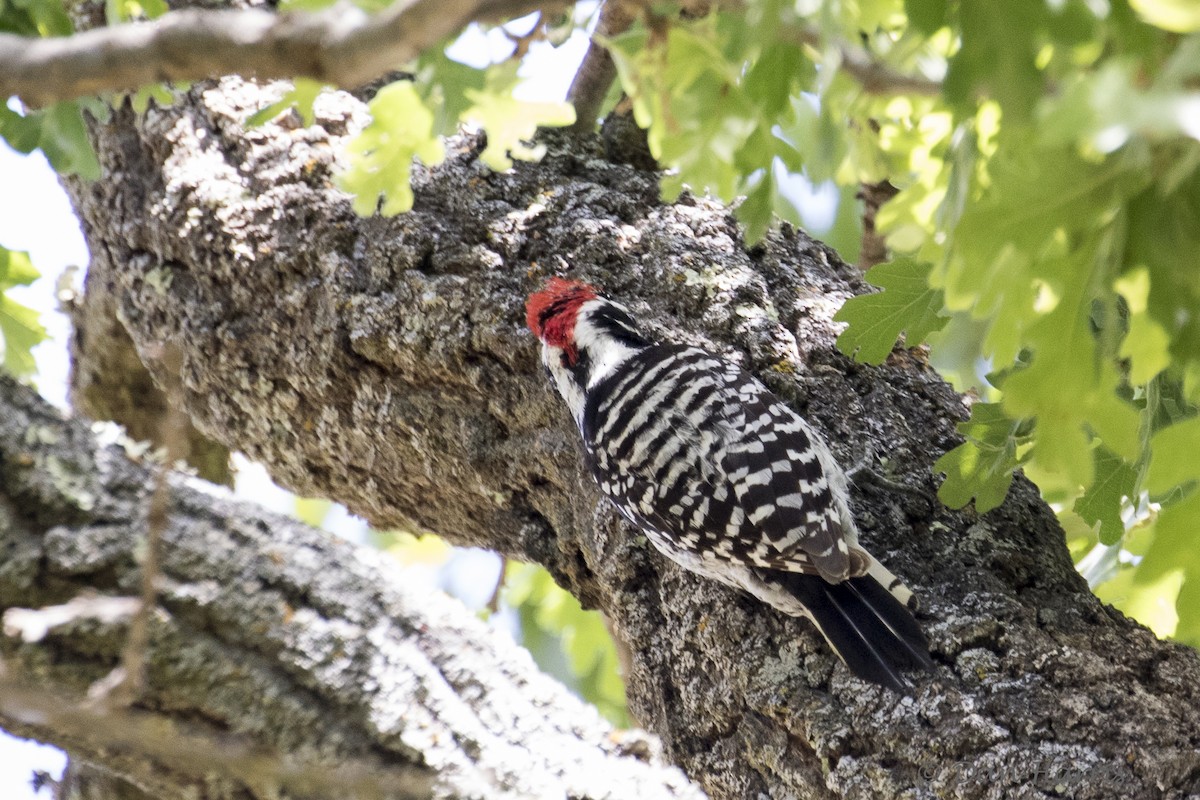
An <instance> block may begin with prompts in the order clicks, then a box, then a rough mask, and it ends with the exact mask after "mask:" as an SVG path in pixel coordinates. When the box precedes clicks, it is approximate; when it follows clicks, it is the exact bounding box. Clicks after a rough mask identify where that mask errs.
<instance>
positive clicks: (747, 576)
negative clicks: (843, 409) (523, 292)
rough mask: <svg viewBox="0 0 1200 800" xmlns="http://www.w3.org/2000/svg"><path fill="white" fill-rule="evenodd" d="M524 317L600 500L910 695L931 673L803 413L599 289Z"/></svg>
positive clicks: (538, 296) (922, 646) (558, 290)
mask: <svg viewBox="0 0 1200 800" xmlns="http://www.w3.org/2000/svg"><path fill="white" fill-rule="evenodd" d="M526 310H527V322H528V324H529V327H530V329H531V330H532V331H533V332H534V333H535V334H536V335H537V336H538V337H539V338H540V339H541V340H542V344H543V348H542V360H543V364H544V365H545V366H546V369H547V371H548V373H549V374H550V376H551V378H552V379H553V380H554V382H555V384H556V386H557V388H558V391H559V393H560V394H561V395H562V397H563V399H564V400H566V402H567V406H568V407H569V408H570V410H571V414H572V416H573V417H574V418H575V422H576V424H577V425H578V426H579V432H580V435H581V437H582V439H583V444H584V449H585V451H586V453H587V459H588V466H589V467H590V469H591V471H592V474H593V476H594V477H595V479H596V481H597V483H598V484H599V485H600V489H601V491H603V492H604V494H605V495H607V496H608V497H609V498H610V499H611V500H612V501H613V503H614V504H615V505H616V506H617V508H618V509H619V510H620V511H621V513H622V514H624V515H625V516H626V517H627V518H629V519H630V520H631V521H632V522H634V523H635V524H636V525H638V527H640V528H641V529H642V530H643V531H645V533H646V535H647V537H648V538H649V540H650V541H651V542H652V543H653V544H654V546H655V547H657V548H658V549H659V550H660V551H662V552H663V553H664V554H666V555H667V556H668V557H669V558H671V559H672V560H673V561H675V562H676V563H678V564H680V565H681V566H683V567H685V568H686V569H689V570H691V571H693V572H697V573H699V574H701V575H704V576H706V577H710V578H713V579H715V580H718V581H721V582H723V583H725V584H728V585H730V586H734V587H737V588H739V589H743V590H745V591H747V592H749V593H751V594H752V595H754V596H755V597H757V598H759V599H760V600H762V601H764V602H766V603H769V604H770V605H772V606H774V607H775V608H777V609H779V610H781V611H783V612H785V613H787V614H791V615H793V616H805V617H808V618H809V619H811V620H813V622H815V623H816V625H817V627H818V629H819V630H820V631H821V633H822V634H823V635H824V636H825V638H826V640H827V641H828V642H829V644H830V646H831V647H832V648H833V649H834V651H835V652H837V653H838V655H839V656H840V657H841V658H842V660H843V661H844V662H845V663H846V664H847V666H849V667H850V669H851V670H852V671H853V672H854V673H855V674H857V675H859V676H860V677H862V678H865V679H868V680H872V681H875V682H877V683H880V684H883V685H885V686H889V687H891V688H893V689H896V690H898V691H903V690H905V689H906V688H907V687H908V683H907V681H906V679H905V678H904V676H903V675H902V674H901V670H904V669H928V668H930V667H931V666H932V662H931V661H930V658H929V654H928V646H927V644H926V641H925V636H924V634H923V633H922V631H921V629H920V626H919V625H918V624H917V622H916V620H915V619H913V617H912V614H911V613H910V612H909V610H908V609H909V607H911V606H912V605H914V604H913V595H912V592H911V591H909V590H908V588H907V587H905V586H904V585H903V583H901V582H900V581H899V579H897V578H896V576H894V575H893V574H892V573H891V572H889V571H888V570H887V569H886V568H885V567H884V566H883V565H882V564H880V563H879V561H877V560H876V559H875V558H873V557H872V556H871V555H870V554H869V553H867V552H866V551H865V550H864V549H862V548H861V547H860V546H859V545H858V531H857V528H856V527H855V524H854V518H853V516H852V515H851V513H850V508H849V505H848V502H847V497H848V491H847V487H846V478H845V475H844V473H843V472H842V470H841V469H840V468H839V467H838V465H837V463H836V462H835V461H834V459H833V457H832V455H831V454H830V452H829V449H828V447H827V446H826V445H825V444H824V442H822V441H821V439H820V437H819V436H818V435H817V434H816V433H815V432H814V431H813V430H812V429H811V428H810V427H809V426H808V425H807V424H806V423H805V422H804V420H803V419H801V418H800V417H799V416H798V415H797V414H796V413H795V412H794V411H792V410H791V409H790V408H788V407H787V406H786V405H785V404H784V403H783V402H782V401H781V400H779V399H778V398H777V397H776V396H775V395H773V394H772V393H771V392H770V391H769V390H768V389H767V388H766V387H765V386H763V384H762V383H760V382H759V381H758V380H757V379H755V378H754V377H753V376H752V375H750V374H748V373H747V372H745V371H743V370H742V369H740V368H739V367H737V366H736V365H734V364H732V363H730V362H728V361H725V360H722V359H719V358H716V357H715V356H712V355H710V354H708V353H706V352H704V351H703V350H699V349H697V348H693V347H683V346H678V345H667V344H655V343H652V342H650V341H648V340H647V339H646V338H645V337H644V336H643V334H642V333H641V332H640V331H639V329H638V327H637V325H636V324H635V323H634V321H633V319H632V317H631V316H630V314H629V313H628V311H626V310H625V308H624V307H622V306H620V305H619V304H617V303H614V302H612V301H610V300H607V299H605V298H603V297H600V296H599V295H598V294H597V293H596V292H595V290H594V289H593V288H592V287H590V286H587V285H586V284H581V283H578V282H573V281H565V280H562V279H552V280H551V282H550V283H549V284H548V286H547V287H546V289H544V290H543V291H541V292H538V293H535V294H534V295H532V296H531V297H530V299H529V302H528V304H527V306H526Z"/></svg>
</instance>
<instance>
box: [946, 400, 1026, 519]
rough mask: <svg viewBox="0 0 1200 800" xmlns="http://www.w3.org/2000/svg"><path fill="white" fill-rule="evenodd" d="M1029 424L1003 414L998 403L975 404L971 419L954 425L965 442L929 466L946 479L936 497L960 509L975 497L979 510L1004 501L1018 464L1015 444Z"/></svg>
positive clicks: (949, 505)
mask: <svg viewBox="0 0 1200 800" xmlns="http://www.w3.org/2000/svg"><path fill="white" fill-rule="evenodd" d="M1028 427H1029V426H1028V425H1026V424H1023V423H1021V422H1014V421H1013V420H1011V419H1009V418H1008V417H1007V416H1005V414H1004V412H1003V410H1002V409H1001V407H1000V404H999V403H976V404H975V405H974V406H972V407H971V419H969V420H968V421H966V422H963V423H960V424H959V425H958V431H959V433H961V434H962V435H963V436H965V437H967V441H965V442H963V443H962V444H960V445H959V446H958V447H956V448H954V449H953V450H951V451H950V452H948V453H946V454H945V455H943V456H942V457H941V458H939V459H938V460H937V462H936V463H935V464H934V465H933V471H934V472H935V473H944V474H945V475H946V480H945V481H943V482H942V485H941V487H940V488H939V489H938V497H939V498H940V499H941V501H942V502H943V503H944V504H946V506H948V507H949V508H962V507H963V506H965V505H966V504H967V503H969V502H971V499H972V498H974V499H975V509H976V510H977V511H978V512H979V513H981V514H982V513H984V512H986V511H991V510H992V509H993V508H996V507H998V506H999V505H1000V504H1001V503H1003V502H1004V498H1005V497H1006V496H1007V495H1008V489H1009V487H1010V486H1012V481H1013V470H1015V469H1016V468H1017V467H1018V466H1019V465H1020V463H1021V462H1020V459H1018V457H1017V447H1018V446H1019V445H1020V444H1022V443H1024V441H1026V440H1027V438H1028V430H1027V428H1028Z"/></svg>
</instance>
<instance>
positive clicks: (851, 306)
mask: <svg viewBox="0 0 1200 800" xmlns="http://www.w3.org/2000/svg"><path fill="white" fill-rule="evenodd" d="M931 268H932V265H930V264H929V263H927V262H920V261H914V260H913V259H910V258H905V257H900V258H897V259H895V260H893V261H890V262H888V263H886V264H880V265H879V266H877V267H874V268H872V269H871V270H870V271H869V272H867V275H866V279H867V280H868V281H869V282H870V283H872V284H874V285H876V286H878V287H879V288H881V289H882V290H883V291H881V292H876V293H875V294H864V295H859V296H858V297H852V298H850V299H849V300H847V301H846V302H845V304H844V305H842V307H841V309H839V310H838V312H837V314H836V315H834V320H835V321H837V322H845V323H848V327H847V328H846V330H844V331H842V334H841V335H840V336H838V339H837V346H838V349H840V350H841V351H842V352H843V353H845V354H847V355H850V356H853V357H854V359H855V360H856V361H863V362H866V363H868V364H879V363H882V362H883V360H884V359H885V358H887V356H888V353H890V352H891V351H892V348H893V347H894V346H895V344H896V340H897V339H898V338H899V337H900V334H902V333H903V334H905V345H906V346H907V347H915V346H917V345H918V344H920V343H921V342H922V341H924V339H925V337H926V336H928V335H929V334H930V333H932V332H933V331H936V330H938V329H940V328H941V327H942V326H943V325H945V324H946V322H947V321H948V320H949V317H944V316H942V315H941V313H940V312H941V310H942V307H943V302H942V293H941V291H939V290H937V289H931V288H929V271H930V269H931Z"/></svg>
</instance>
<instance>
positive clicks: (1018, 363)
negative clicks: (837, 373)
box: [610, 0, 1200, 636]
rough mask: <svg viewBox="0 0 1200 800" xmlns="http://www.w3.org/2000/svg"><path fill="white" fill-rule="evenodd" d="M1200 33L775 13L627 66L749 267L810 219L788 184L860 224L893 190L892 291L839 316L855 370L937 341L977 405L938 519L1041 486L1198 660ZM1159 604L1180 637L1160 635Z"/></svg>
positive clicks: (1144, 23) (679, 172)
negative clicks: (829, 189) (807, 186)
mask: <svg viewBox="0 0 1200 800" xmlns="http://www.w3.org/2000/svg"><path fill="white" fill-rule="evenodd" d="M1197 9H1200V5H1198V4H1196V3H1194V2H1191V1H1190V0H1112V2H1110V3H1102V4H1101V3H1091V2H1086V0H1016V2H1012V3H1007V4H1004V3H1000V4H997V3H986V2H962V3H955V2H950V1H949V0H873V1H872V2H869V3H843V2H828V3H821V4H816V3H807V4H798V5H791V4H784V3H780V2H776V1H775V0H757V1H756V2H752V3H750V4H748V5H747V6H744V7H739V8H738V9H737V10H730V11H726V12H719V13H716V14H713V15H710V16H708V17H705V18H703V19H699V20H689V21H682V22H681V21H677V20H673V19H666V18H664V19H656V20H652V21H651V22H650V23H649V24H648V25H647V26H646V27H643V28H635V29H634V30H633V31H631V32H629V33H627V34H624V35H622V36H620V37H617V38H616V39H614V40H613V41H612V42H610V48H611V50H612V51H613V55H614V58H615V60H616V63H617V66H618V71H619V74H620V78H621V81H622V85H623V86H624V88H625V90H626V92H628V94H629V95H630V97H631V98H633V101H634V110H635V113H636V114H637V118H638V120H639V122H640V123H641V124H642V125H643V126H645V127H646V128H647V135H648V139H649V143H650V147H651V151H652V152H653V153H654V155H655V156H656V157H657V158H658V159H659V160H660V162H661V163H663V165H664V166H666V167H669V168H670V169H671V170H673V173H672V175H671V178H670V179H669V180H668V181H667V182H666V184H665V186H664V191H665V192H666V193H667V194H668V195H670V194H671V193H673V192H676V191H678V189H679V188H680V187H682V186H685V185H686V186H691V187H692V188H693V189H696V190H705V189H706V190H708V191H710V192H712V193H714V194H716V195H718V196H720V197H721V198H723V199H725V200H726V201H733V200H734V198H735V197H737V196H739V195H741V196H744V197H745V200H744V201H742V203H741V205H740V206H738V215H739V217H740V218H741V219H742V221H743V222H744V223H745V225H746V231H747V238H748V239H751V240H753V239H757V238H759V237H760V236H762V235H763V234H764V232H765V231H766V230H767V227H768V225H769V224H770V221H771V219H772V218H773V216H775V215H779V216H783V217H784V218H785V219H791V218H793V212H792V211H791V210H790V209H788V208H786V202H783V201H781V200H780V198H779V197H778V194H777V190H776V188H775V186H774V184H775V181H776V177H777V170H779V169H780V167H781V166H782V167H785V168H786V169H787V170H788V171H790V172H793V173H799V172H803V173H804V174H806V175H808V176H809V177H810V178H813V179H815V180H821V179H824V178H827V177H828V178H832V179H833V180H835V181H836V182H837V183H838V184H839V185H840V186H841V191H842V192H843V197H845V196H846V195H848V194H849V193H850V192H852V191H853V189H854V188H855V187H856V186H857V185H858V183H859V182H876V181H879V180H882V179H884V178H886V179H888V180H890V181H891V182H892V183H893V184H894V185H895V186H897V187H898V188H899V189H900V193H899V194H898V195H897V196H896V197H895V198H894V199H893V200H891V201H889V202H888V203H887V204H885V205H884V207H883V208H882V209H881V210H880V212H879V214H878V216H877V219H876V223H877V226H878V227H879V229H880V230H881V231H883V232H884V233H885V234H886V236H887V241H888V245H889V247H890V249H891V251H892V253H893V257H892V261H891V262H890V263H888V264H884V265H882V266H880V267H877V268H876V269H875V270H873V271H872V272H871V273H869V274H868V276H867V277H868V279H869V280H870V281H871V282H873V283H875V284H876V285H878V286H880V287H882V289H883V291H881V292H879V293H876V294H870V295H866V296H863V297H859V298H855V299H853V300H851V301H849V302H848V303H847V304H846V305H845V307H844V308H843V310H842V311H841V312H840V313H839V315H838V317H837V318H838V319H839V320H841V321H844V322H847V323H848V324H849V325H848V328H847V329H846V331H845V332H844V333H843V334H842V336H841V337H840V338H839V346H840V347H841V348H842V350H843V351H844V352H846V353H848V354H852V355H854V356H855V357H856V358H857V359H859V360H862V361H868V362H873V363H877V362H879V361H881V360H882V359H883V358H885V357H886V356H887V354H888V352H889V351H890V350H891V348H892V347H893V346H894V345H895V344H896V341H897V339H898V338H899V337H900V336H901V334H903V337H904V343H905V344H906V345H907V346H910V347H911V346H915V345H917V344H920V343H921V342H922V341H927V342H928V343H929V344H930V347H931V352H930V358H931V361H933V363H935V364H939V365H942V366H943V368H946V369H948V370H950V372H949V373H948V377H950V378H951V379H952V380H954V381H955V382H956V384H957V385H959V386H960V387H963V388H967V387H973V388H975V390H976V391H977V392H978V393H979V394H981V395H982V396H983V398H984V401H983V402H977V403H975V404H974V406H973V410H972V417H971V420H970V421H969V422H968V423H965V424H964V425H963V426H961V431H962V433H963V434H964V436H965V437H966V441H965V442H964V443H963V444H962V445H961V446H960V447H958V448H955V449H954V450H952V451H951V452H949V453H947V454H946V455H945V456H943V458H941V459H940V460H939V461H938V462H937V464H936V466H935V469H936V470H937V471H938V472H942V473H945V474H946V480H945V482H944V484H943V486H942V488H941V497H942V499H943V501H944V502H946V503H947V504H949V505H952V506H956V507H957V506H962V505H964V504H966V503H968V502H970V501H971V500H972V499H973V500H974V502H975V503H976V507H977V508H978V509H979V510H980V511H986V510H988V509H990V508H994V507H995V506H997V505H999V503H1001V502H1002V501H1003V499H1004V496H1005V494H1006V493H1007V491H1008V488H1009V486H1010V485H1011V483H1012V479H1013V472H1014V470H1015V469H1017V468H1018V467H1024V469H1025V471H1026V473H1027V474H1028V475H1029V476H1030V477H1032V478H1034V479H1035V480H1036V481H1037V482H1038V484H1039V486H1040V488H1041V489H1042V492H1043V495H1044V496H1045V497H1046V498H1047V499H1049V500H1051V501H1053V502H1056V503H1059V504H1060V507H1062V508H1063V509H1067V510H1065V511H1064V512H1063V520H1064V523H1065V524H1066V525H1067V527H1069V528H1070V529H1072V530H1077V531H1078V530H1086V531H1089V534H1088V537H1090V538H1088V537H1081V536H1076V537H1075V539H1074V540H1073V544H1074V545H1077V546H1078V547H1077V549H1076V554H1077V555H1079V556H1081V557H1084V556H1087V553H1088V551H1089V550H1090V551H1092V552H1094V553H1098V554H1107V555H1104V558H1103V559H1099V556H1097V558H1095V559H1092V561H1097V560H1102V561H1103V562H1104V564H1105V568H1104V570H1099V571H1096V572H1095V573H1094V574H1096V575H1099V574H1101V573H1103V574H1104V576H1105V577H1107V578H1109V579H1110V580H1111V581H1117V582H1120V585H1121V588H1120V590H1119V591H1116V590H1113V591H1107V590H1106V596H1108V597H1110V598H1112V599H1113V600H1114V601H1118V602H1120V603H1121V606H1122V607H1123V608H1126V609H1136V610H1138V611H1139V613H1144V614H1146V615H1148V616H1147V618H1152V620H1153V621H1154V624H1156V625H1158V626H1159V627H1158V628H1157V629H1158V630H1159V631H1160V632H1163V633H1171V632H1172V631H1176V632H1177V633H1179V634H1180V635H1184V632H1190V633H1187V634H1186V635H1188V636H1194V635H1195V632H1196V631H1197V630H1200V603H1196V602H1192V603H1191V605H1190V606H1189V605H1188V604H1187V600H1188V598H1191V599H1193V600H1194V599H1195V598H1196V597H1198V596H1200V559H1196V558H1192V557H1190V553H1193V552H1200V547H1197V546H1196V545H1197V537H1198V536H1200V534H1197V533H1196V531H1200V505H1197V503H1196V502H1195V501H1194V500H1193V498H1194V497H1195V496H1196V495H1197V494H1198V492H1197V487H1198V486H1200V459H1197V458H1195V457H1194V453H1195V452H1197V450H1196V447H1197V446H1198V445H1200V439H1198V438H1197V437H1198V436H1200V433H1197V431H1200V428H1197V427H1196V423H1195V420H1196V418H1197V412H1196V408H1197V405H1198V404H1200V270H1197V269H1196V258H1197V256H1196V254H1197V253H1200V92H1198V91H1197V86H1200V11H1198V10H1197ZM867 62H874V63H875V66H876V68H875V69H873V70H863V69H862V65H863V64H864V63H867ZM897 76H900V78H897ZM864 86H866V87H867V88H868V89H869V91H864ZM802 92H803V93H806V94H801V93H802ZM843 213H844V209H839V214H843ZM842 235H843V236H844V234H842ZM947 319H949V320H950V322H949V324H946V320H947ZM981 365H984V366H983V367H982V368H981ZM984 371H990V372H991V375H990V376H989V380H988V381H987V382H984V381H982V380H981V379H980V378H978V377H977V375H978V374H980V373H982V372H984ZM1189 455H1190V456H1191V457H1189ZM1135 512H1136V513H1135ZM1164 530H1165V531H1167V532H1168V533H1164ZM1184 531H1189V533H1187V534H1185V533H1184ZM1168 534H1169V535H1168ZM1085 538H1086V541H1085ZM1135 539H1136V540H1137V541H1139V542H1140V543H1141V544H1140V545H1139V548H1140V549H1141V550H1142V551H1144V553H1145V558H1144V560H1139V558H1140V555H1139V554H1137V553H1134V552H1133V550H1131V549H1130V548H1131V547H1133V544H1132V543H1133V542H1134V540H1135ZM1164 548H1165V550H1164ZM1185 549H1186V550H1187V551H1188V553H1189V557H1186V558H1185V557H1181V554H1182V551H1184V550H1185ZM1165 552H1169V553H1170V554H1171V558H1167V557H1166V556H1165V555H1164V553H1165ZM1112 554H1117V555H1119V556H1120V557H1119V558H1118V557H1116V556H1114V555H1112ZM1159 559H1161V561H1159ZM1156 563H1162V564H1169V565H1170V569H1158V568H1155V569H1158V571H1157V572H1155V571H1154V569H1151V568H1152V567H1154V564H1156ZM1147 564H1149V565H1150V566H1149V567H1147V566H1146V565H1147ZM1113 585H1114V586H1116V585H1117V584H1116V583H1114V584H1113ZM1164 603H1166V604H1167V605H1168V606H1169V605H1174V612H1175V613H1174V614H1173V615H1164V614H1160V613H1158V612H1157V611H1155V612H1153V613H1151V609H1159V608H1161V607H1163V604H1164Z"/></svg>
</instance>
